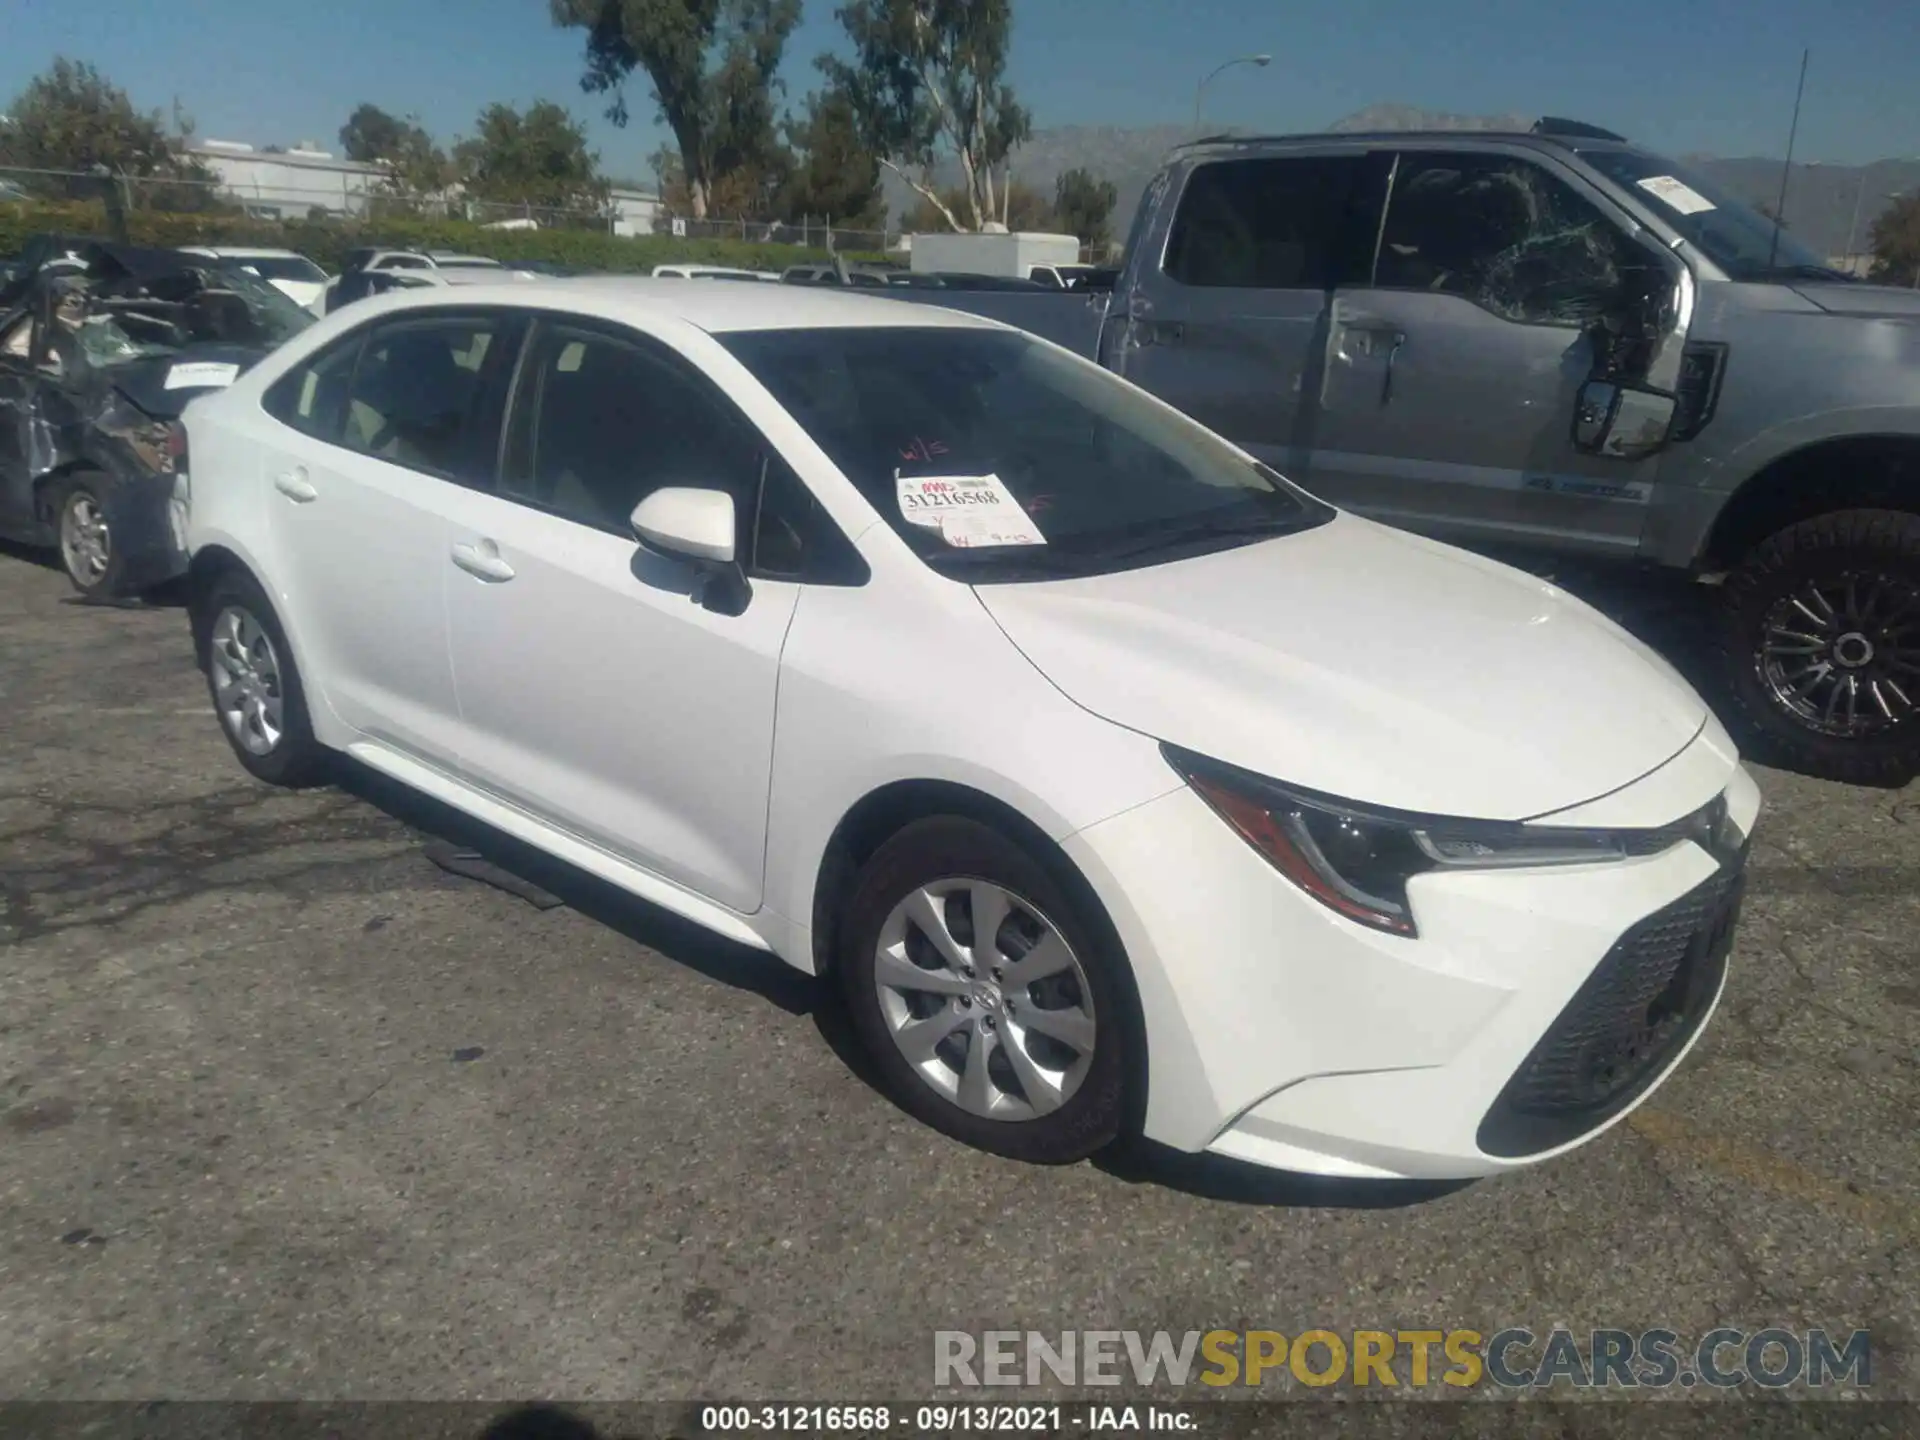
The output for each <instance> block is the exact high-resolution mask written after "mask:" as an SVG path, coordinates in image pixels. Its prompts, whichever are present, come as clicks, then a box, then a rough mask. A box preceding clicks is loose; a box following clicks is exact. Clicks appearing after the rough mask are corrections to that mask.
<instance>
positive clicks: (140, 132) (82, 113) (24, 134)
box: [0, 57, 215, 210]
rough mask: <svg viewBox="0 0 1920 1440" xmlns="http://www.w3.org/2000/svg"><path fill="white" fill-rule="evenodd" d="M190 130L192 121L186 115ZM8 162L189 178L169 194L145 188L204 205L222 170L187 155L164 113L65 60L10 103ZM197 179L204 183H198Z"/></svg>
mask: <svg viewBox="0 0 1920 1440" xmlns="http://www.w3.org/2000/svg"><path fill="white" fill-rule="evenodd" d="M175 113H176V119H177V120H178V122H179V128H180V130H181V132H182V133H183V135H184V134H187V133H190V132H191V128H192V122H191V121H189V120H187V118H186V117H185V116H184V115H181V114H179V112H178V110H177V108H176V112H175ZM0 165H9V166H18V167H20V168H21V169H26V170H63V171H77V172H82V173H87V172H92V171H93V170H94V168H95V167H96V166H104V167H105V169H106V170H107V171H108V172H110V173H112V174H114V175H120V176H126V177H129V178H132V179H136V180H149V181H181V182H189V183H186V184H169V185H167V186H166V187H165V189H164V191H163V190H161V189H160V188H158V187H156V186H154V185H142V186H139V187H137V193H138V195H139V196H140V197H141V199H143V200H144V201H146V202H147V203H149V204H151V205H154V206H155V207H156V208H166V209H186V210H198V209H206V208H209V207H211V206H212V205H213V204H214V200H213V192H212V188H211V187H212V182H213V181H214V178H215V177H214V175H213V173H212V171H210V170H208V169H207V168H206V167H205V166H204V165H202V164H201V163H199V162H198V161H196V160H195V159H193V158H192V157H191V156H188V155H183V154H181V153H179V152H178V151H177V149H176V148H175V143H174V142H173V141H172V140H171V139H170V138H169V137H168V135H167V131H166V127H165V125H164V124H163V123H162V121H161V118H160V112H159V111H158V110H154V111H143V110H139V109H136V108H135V107H134V104H133V101H132V100H131V99H130V98H128V95H127V92H126V91H124V90H122V89H121V88H120V87H119V86H117V85H115V84H113V83H112V82H111V81H109V80H108V79H107V78H106V77H105V76H104V75H102V74H101V73H100V72H99V71H98V70H97V69H95V68H94V67H93V66H92V65H88V64H85V63H84V62H80V61H74V60H68V59H66V58H65V57H61V58H57V59H55V61H54V62H53V64H52V65H51V66H50V67H48V69H47V70H46V72H45V73H44V74H41V75H37V76H35V77H34V78H33V79H32V80H30V81H28V82H27V86H26V88H25V89H24V90H22V91H21V92H20V94H19V95H18V96H16V97H15V99H14V101H13V103H12V104H11V105H9V106H8V107H7V111H6V123H5V124H0ZM191 182H200V183H198V184H194V183H191Z"/></svg>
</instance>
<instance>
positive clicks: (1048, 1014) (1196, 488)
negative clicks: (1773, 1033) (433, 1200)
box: [185, 278, 1759, 1177]
mask: <svg viewBox="0 0 1920 1440" xmlns="http://www.w3.org/2000/svg"><path fill="white" fill-rule="evenodd" d="M185 426H186V431H187V435H188V456H189V458H190V465H189V466H187V467H186V468H188V469H190V473H191V475H192V496H191V518H190V546H191V550H192V572H191V573H192V594H193V601H192V607H191V614H192V617H193V623H194V626H195V634H196V638H197V641H198V644H199V647H200V652H201V655H202V657H203V660H204V663H205V665H206V670H207V675H208V680H209V685H210V689H211V694H212V699H213V706H214V709H215V710H216V711H217V713H218V716H219V721H220V724H221V726H222V728H223V730H224V732H225V734H226V736H227V739H228V740H229V741H230V742H231V745H232V748H233V751H234V753H235V755H236V756H237V757H238V759H239V761H240V763H241V764H242V765H243V766H245V767H246V769H247V770H248V771H250V772H251V773H252V774H253V775H255V776H257V777H259V778H260V779H262V780H267V781H272V782H277V783H283V784H291V783H302V782H308V781H311V780H313V779H315V778H317V777H319V776H321V775H323V774H324V773H325V766H326V764H327V763H328V762H329V760H330V759H332V758H333V757H335V756H337V755H341V754H344V755H345V756H348V757H351V758H352V759H353V760H355V761H358V762H360V763H362V764H364V765H367V766H371V767H372V768H374V769H375V770H379V771H382V772H384V773H386V774H387V775H389V776H393V777H396V778H398V779H399V780H401V781H403V782H405V783H406V784H408V785H410V786H414V787H417V788H418V789H419V790H421V791H424V792H426V793H427V794H429V795H431V796H434V797H437V798H438V799H440V800H442V801H445V802H447V803H449V804H451V805H453V806H455V807H458V808H459V809H461V810H463V811H466V812H467V813H469V814H471V815H474V816H477V817H479V818H480V819H481V820H483V821H486V822H487V823H489V824H490V825H492V826H494V827H496V828H497V829H499V830H501V831H504V832H506V833H507V834H509V835H512V836H515V837H518V838H519V839H521V840H524V841H528V842H531V843H532V844H533V845H535V846H538V847H540V848H542V849H544V850H546V851H548V852H550V853H552V854H553V855H556V856H558V857H560V858H561V859H563V860H566V861H568V862H571V863H572V864H574V865H576V866H579V867H581V868H582V869H585V870H587V871H589V872H591V873H593V874H595V875H598V876H600V877H602V878H604V879H606V880H609V881H611V882H613V883H614V884H616V885H619V886H622V887H624V888H625V889H627V890H628V891H630V892H632V893H633V894H635V895H638V896H641V897H644V898H645V899H647V900H649V901H652V902H654V903H656V904H658V905H660V906H662V907H664V908H666V909H667V910H670V911H673V912H675V913H676V914H679V915H681V916H684V917H686V918H687V919H690V920H692V921H694V922H695V923H697V924H699V925H702V926H704V927H706V928H707V929H708V930H710V931H712V932H714V933H715V934H718V935H721V936H724V937H726V938H728V939H729V940H732V941H735V942H737V943H739V944H741V945H744V946H749V947H753V948H754V949H757V950H761V951H766V952H770V953H771V954H772V955H773V956H776V957H778V958H779V959H780V960H783V961H785V962H786V963H788V964H790V965H793V966H795V967H797V968H799V969H801V970H804V971H810V972H817V973H827V972H831V973H832V974H833V976H834V977H835V979H836V981H837V983H838V984H839V985H840V986H841V987H842V988H843V990H844V992H845V996H846V999H847V1002H848V1004H849V1006H850V1009H851V1013H852V1017H853V1020H854V1023H855V1025H856V1026H857V1029H858V1032H859V1034H860V1035H861V1036H862V1037H863V1039H864V1041H865V1043H866V1045H867V1046H868V1047H869V1048H870V1049H871V1051H872V1054H873V1057H874V1059H875V1061H876V1063H877V1066H878V1068H879V1070H880V1072H881V1073H882V1074H883V1075H884V1076H885V1078H886V1080H887V1082H888V1083H889V1084H890V1086H891V1087H892V1090H893V1092H894V1094H895V1095H896V1096H897V1098H898V1100H899V1102H900V1104H901V1105H902V1106H904V1107H905V1108H906V1109H907V1110H909V1111H911V1112H912V1113H913V1114H915V1115H917V1116H919V1117H921V1118H922V1119H924V1120H926V1121H927V1122H929V1123H930V1124H932V1125H935V1126H937V1127H938V1128H939V1129H941V1130H943V1131H945V1132H947V1133H948V1134H950V1135H953V1136H956V1137H958V1138H960V1139H962V1140H965V1141H968V1142H970V1143H972V1144H975V1145H978V1146H981V1147H983V1148H986V1149H989V1150H993V1151H997V1152H999V1153H1001V1154H1005V1155H1012V1156H1017V1157H1020V1158H1023V1159H1028V1160H1034V1161H1043V1162H1063V1161H1070V1160H1074V1159H1076V1158H1078V1157H1082V1156H1085V1155H1088V1154H1090V1153H1092V1152H1093V1151H1095V1150H1097V1149H1099V1148H1101V1147H1102V1146H1104V1145H1106V1144H1108V1143H1109V1142H1110V1141H1112V1140H1114V1139H1115V1138H1116V1137H1117V1136H1120V1135H1122V1134H1124V1133H1128V1132H1131V1131H1136V1130H1137V1131H1143V1132H1144V1133H1145V1134H1146V1135H1147V1136H1148V1137H1151V1138H1152V1139H1154V1140H1157V1141H1161V1142H1164V1143H1165V1144H1166V1145H1169V1146H1172V1147H1176V1148H1178V1149H1180V1150H1184V1151H1202V1150H1208V1151H1213V1152H1216V1153H1219V1154H1224V1155H1228V1156H1235V1157H1239V1158H1241V1159H1243V1160H1247V1161H1252V1162H1255V1163H1258V1164H1262V1165H1269V1166H1276V1167H1283V1168H1287V1169H1292V1170H1301V1171H1312V1172H1318V1173H1322V1174H1330V1175H1344V1176H1380V1177H1385V1176H1420V1177H1443V1176H1466V1175H1474V1174H1482V1173H1487V1172H1493V1171H1499V1170H1504V1169H1508V1168H1512V1167H1515V1166H1519V1165H1522V1164H1525V1163H1528V1162H1531V1161H1535V1160H1539V1159H1542V1158H1544V1157H1546V1156H1549V1155H1553V1154H1556V1153H1558V1152H1560V1151H1563V1150H1565V1149H1567V1148H1569V1147H1570V1146H1572V1145H1575V1144H1577V1143H1579V1142H1581V1141H1583V1140H1587V1139H1590V1138H1591V1137H1592V1136H1593V1135H1595V1134H1596V1133H1598V1132H1599V1131H1601V1130H1603V1129H1604V1128H1606V1127H1607V1126H1608V1125H1609V1124H1612V1123H1614V1122H1616V1121H1618V1120H1619V1119H1620V1117H1621V1116H1622V1115H1624V1114H1625V1113H1626V1112H1627V1111H1628V1110H1630V1109H1631V1108H1632V1107H1633V1106H1634V1105H1635V1104H1637V1103H1638V1102H1639V1101H1640V1100H1641V1099H1643V1098H1644V1097H1645V1096H1646V1095H1647V1093H1648V1092H1649V1091H1650V1090H1651V1089H1652V1088H1653V1087H1654V1086H1655V1085H1657V1084H1659V1083H1660V1082H1661V1081H1662V1080H1663V1079H1664V1078H1665V1077H1666V1076H1667V1075H1668V1074H1669V1073H1670V1072H1671V1071H1672V1069H1673V1068H1674V1067H1675V1066H1676V1065H1677V1064H1678V1063H1679V1061H1680V1059H1681V1057H1682V1056H1683V1055H1684V1053H1685V1052H1686V1050H1687V1049H1688V1048H1689V1047H1690V1046H1691V1045H1692V1044H1693V1042H1694V1040H1695V1038H1696V1037H1697V1035H1698V1034H1699V1032H1700V1029H1701V1027H1702V1025H1703V1024H1704V1023H1705V1021H1706V1019H1707V1016H1708V1015H1709V1013H1710V1012H1711V1011H1712V1009H1713V1007H1714V1005H1715V1003H1716V1001H1717V1000H1718V997H1719V993H1720V989H1721V986H1722V983H1723V980H1724V978H1725V975H1726V970H1727V955H1728V949H1729V946H1730V942H1731V932H1732V928H1733V924H1734V919H1735V916H1736V914H1737V911H1738V906H1739V897H1740V891H1741V878H1742V875H1743V871H1744V865H1745V855H1746V848H1747V841H1746V837H1747V835H1748V833H1749V832H1750V831H1751V829H1752V827H1753V824H1754V820H1755V817H1756V814H1757V812H1758V809H1759V795H1758V792H1757V790H1756V788H1755V786H1754V784H1753V781H1752V780H1751V778H1750V777H1749V776H1748V775H1747V773H1746V771H1745V770H1744V769H1743V768H1742V766H1741V764H1740V762H1739V760H1738V757H1737V756H1736V754H1735V751H1734V747H1733V746H1732V744H1731V743H1730V742H1729V741H1728V738H1727V735H1726V733H1725V732H1724V731H1723V730H1722V729H1721V727H1720V725H1719V724H1718V723H1717V722H1716V721H1715V720H1714V719H1713V717H1712V715H1711V714H1710V713H1709V712H1708V710H1707V707H1706V706H1705V705H1704V704H1702V702H1701V700H1700V698H1699V697H1698V696H1697V695H1696V694H1695V693H1694V691H1693V690H1692V689H1691V688H1689V687H1688V685H1687V684H1686V683H1685V682H1684V681H1683V680H1682V679H1681V678H1680V677H1679V676H1678V675H1677V674H1676V673H1675V672H1674V671H1673V670H1672V669H1671V668H1670V667H1669V666H1667V665H1666V664H1665V663H1664V662H1662V661H1661V660H1659V659H1658V658H1657V657H1655V656H1654V655H1653V654H1652V653H1651V652H1649V651H1648V650H1647V649H1645V648H1644V647H1643V646H1642V645H1640V644H1639V643H1638V642H1636V641H1635V640H1633V639H1632V638H1630V637H1629V636H1628V635H1626V634H1625V633H1624V632H1623V631H1621V630H1620V629H1619V628H1618V627H1616V626H1614V625H1613V624H1611V623H1610V622H1608V621H1607V620H1605V619H1603V618H1602V617H1601V616H1599V615H1598V614H1596V613H1595V612H1594V611H1592V610H1591V609H1589V608H1588V607H1586V606H1585V605H1583V604H1581V603H1580V602H1579V601H1577V600H1574V599H1572V598H1570V597H1568V596H1566V595H1565V594H1563V593H1561V592H1560V591H1558V590H1557V589H1555V588H1554V587H1552V586H1551V585H1548V584H1545V583H1543V582H1541V581H1538V580H1535V579H1533V578H1530V577H1528V576H1526V575H1524V574H1521V573H1519V572H1517V571H1515V570H1511V569H1508V568H1505V567H1503V566H1500V565H1496V564H1494V563H1492V562H1490V561H1486V560H1483V559H1479V558H1476V557H1474V556H1472V555H1469V554H1466V553H1464V552H1462V551H1459V550H1455V549H1451V548H1448V547H1446V546H1444V545H1440V544H1437V543H1434V542H1431V541H1428V540H1424V539H1418V538H1415V537H1412V536H1410V535H1407V534H1403V533H1400V532H1398V531H1395V530H1391V529H1388V528H1385V527H1383V526H1381V525H1378V524H1374V523H1372V522H1370V521H1367V520H1364V519H1360V518H1357V517H1355V516H1353V515H1350V514H1345V513H1342V512H1339V511H1336V510H1335V509H1333V508H1332V507H1330V506H1328V505H1325V504H1323V503H1321V502H1320V501H1319V500H1317V499H1315V498H1313V497H1312V496H1311V495H1308V494H1306V493H1304V492H1303V491H1301V490H1300V489H1298V488H1296V487H1295V486H1294V485H1292V484H1290V483H1289V482H1288V481H1286V480H1284V479H1283V478H1281V477H1280V476H1279V475H1277V474H1275V473H1274V472H1273V471H1271V470H1269V469H1267V468H1266V467H1265V466H1263V465H1261V464H1260V463H1258V462H1257V461H1255V460H1254V459H1252V458H1251V457H1249V456H1248V455H1246V454H1245V453H1243V452H1241V451H1240V450H1237V449H1235V448H1234V447H1233V446H1231V445H1229V444H1228V443H1226V442H1225V441H1223V440H1221V439H1219V438H1218V437H1216V436H1214V435H1213V434H1211V433H1210V432H1208V431H1206V430H1204V429H1202V428H1201V427H1200V426H1198V425H1196V424H1194V423H1193V422H1192V421H1190V420H1187V419H1186V418H1184V417H1183V416H1182V415H1180V414H1179V413H1178V412H1176V411H1174V410H1173V409H1171V408H1169V407H1168V406H1166V405H1164V404H1162V403H1161V402H1159V401H1158V400H1155V399H1153V398H1152V397H1150V396H1148V395H1147V394H1146V393H1144V392H1143V391H1141V390H1139V389H1136V388H1135V387H1133V386H1132V385H1130V384H1128V383H1126V382H1125V381H1123V380H1120V379H1117V378H1116V377H1114V376H1113V375H1110V374H1108V373H1106V372H1105V371H1103V370H1101V369H1099V368H1097V367H1096V366H1094V365H1092V364H1089V363H1087V362H1085V361H1083V360H1080V359H1077V358H1075V357H1074V356H1072V355H1070V354H1068V353H1067V352H1065V351H1063V350H1060V349H1057V348H1055V347H1053V346H1050V345H1048V344H1046V343H1044V342H1042V341H1039V340H1036V339H1034V338H1032V337H1031V336H1028V335H1026V334H1023V333H1022V332H1020V331H1017V330H1013V329H1009V328H1006V327H1004V326H1000V325H996V324H993V323H991V322H988V321H984V320H980V319H976V318H973V317H969V316H963V315H959V314H956V313H953V312H949V311H945V310H940V309H934V308H930V307H923V306H905V305H900V304H897V303H892V302H889V301H887V300H884V299H877V298H863V297H860V296H857V295H850V294H846V293H837V292H833V291H827V290H813V289H806V288H797V287H790V288H787V289H783V290H782V291H780V292H778V293H771V292H766V291H760V290H755V291H751V292H749V291H747V290H745V289H743V288H741V287H736V286H731V285H692V286H689V285H686V284H684V283H679V282H674V281H651V280H622V279H599V278H595V279H582V280H559V281H555V282H553V283H551V284H548V285H542V286H523V287H516V286H509V285H501V286H498V287H465V288H461V289H445V288H441V289H435V290H430V291H418V292H412V293H405V294H395V295H388V296H384V297H379V298H376V299H373V300H369V301H367V302H366V303H364V304H359V305H355V306H353V307H351V308H349V309H347V310H345V311H342V312H340V313H337V314H335V315H333V316H331V317H330V318H328V319H327V320H325V321H324V322H322V323H320V324H318V325H315V326H314V327H313V328H312V329H310V330H308V331H307V332H305V333H304V334H303V335H301V336H300V337H299V338H298V339H296V340H294V341H292V342H290V343H289V344H287V345H285V346H282V347H281V348H280V349H279V350H277V351H275V352H274V353H273V354H272V355H270V356H269V357H268V358H267V359H266V360H264V361H262V362H261V363H260V364H259V365H257V366H256V367H255V368H254V369H252V370H250V371H248V372H247V373H246V374H245V375H243V376H241V377H240V379H239V380H238V381H237V382H236V383H235V384H234V385H233V386H232V387H231V388H230V389H228V390H226V391H225V392H223V393H221V394H218V395H215V396H210V397H208V398H205V399H200V400H196V401H195V402H194V403H193V404H192V405H191V406H190V407H189V409H188V410H187V412H186V417H185ZM554 963H555V964H556V965H564V963H565V961H564V957H561V956H556V957H555V958H554ZM719 1098H720V1097H716V1099H717V1100H718V1099H719Z"/></svg>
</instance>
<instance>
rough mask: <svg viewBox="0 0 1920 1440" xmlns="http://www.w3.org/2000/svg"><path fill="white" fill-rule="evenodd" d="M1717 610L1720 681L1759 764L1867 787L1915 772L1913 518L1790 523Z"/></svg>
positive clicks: (1746, 565) (1917, 619) (1918, 591)
mask: <svg viewBox="0 0 1920 1440" xmlns="http://www.w3.org/2000/svg"><path fill="white" fill-rule="evenodd" d="M1723 604H1724V608H1723V611H1722V627H1723V628H1722V650H1723V655H1724V658H1725V662H1726V669H1727V678H1728V681H1729V686H1730V688H1731V690H1732V693H1733V696H1734V699H1735V701H1736V703H1737V704H1738V706H1739V712H1740V718H1742V719H1744V720H1745V721H1746V726H1747V729H1748V730H1749V732H1750V738H1751V739H1752V740H1754V741H1756V742H1758V750H1759V756H1758V758H1761V759H1771V760H1774V761H1776V762H1778V763H1780V764H1783V765H1785V766H1787V767H1789V768H1792V769H1796V770H1802V771H1805V772H1806V773H1808V774H1812V775H1817V776H1821V777H1823V778H1826V779H1832V780H1842V781H1848V782H1851V783H1854V784H1866V785H1887V784H1896V785H1897V784H1902V783H1904V782H1905V781H1907V780H1909V779H1911V778H1912V777H1913V775H1914V773H1915V771H1916V770H1920V515H1912V514H1907V513H1905V512H1902V511H1896V510H1843V511H1838V512H1836V513H1834V514H1831V515H1820V516H1816V517H1814V518H1813V519H1811V520H1805V521H1802V522H1801V523H1799V524H1797V525H1793V526H1789V527H1788V528H1787V529H1785V530H1782V531H1780V532H1779V533H1778V534H1776V535H1773V536H1771V537H1770V538H1768V539H1767V540H1765V541H1763V542H1762V543H1761V544H1760V545H1759V546H1757V547H1756V548H1755V549H1754V550H1753V552H1752V553H1751V554H1750V555H1748V556H1747V558H1746V560H1745V561H1744V562H1743V563H1742V564H1741V566H1740V567H1739V569H1738V570H1736V571H1735V572H1734V573H1733V574H1732V575H1731V576H1730V577H1729V578H1728V580H1727V583H1726V586H1725V589H1724V593H1723Z"/></svg>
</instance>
